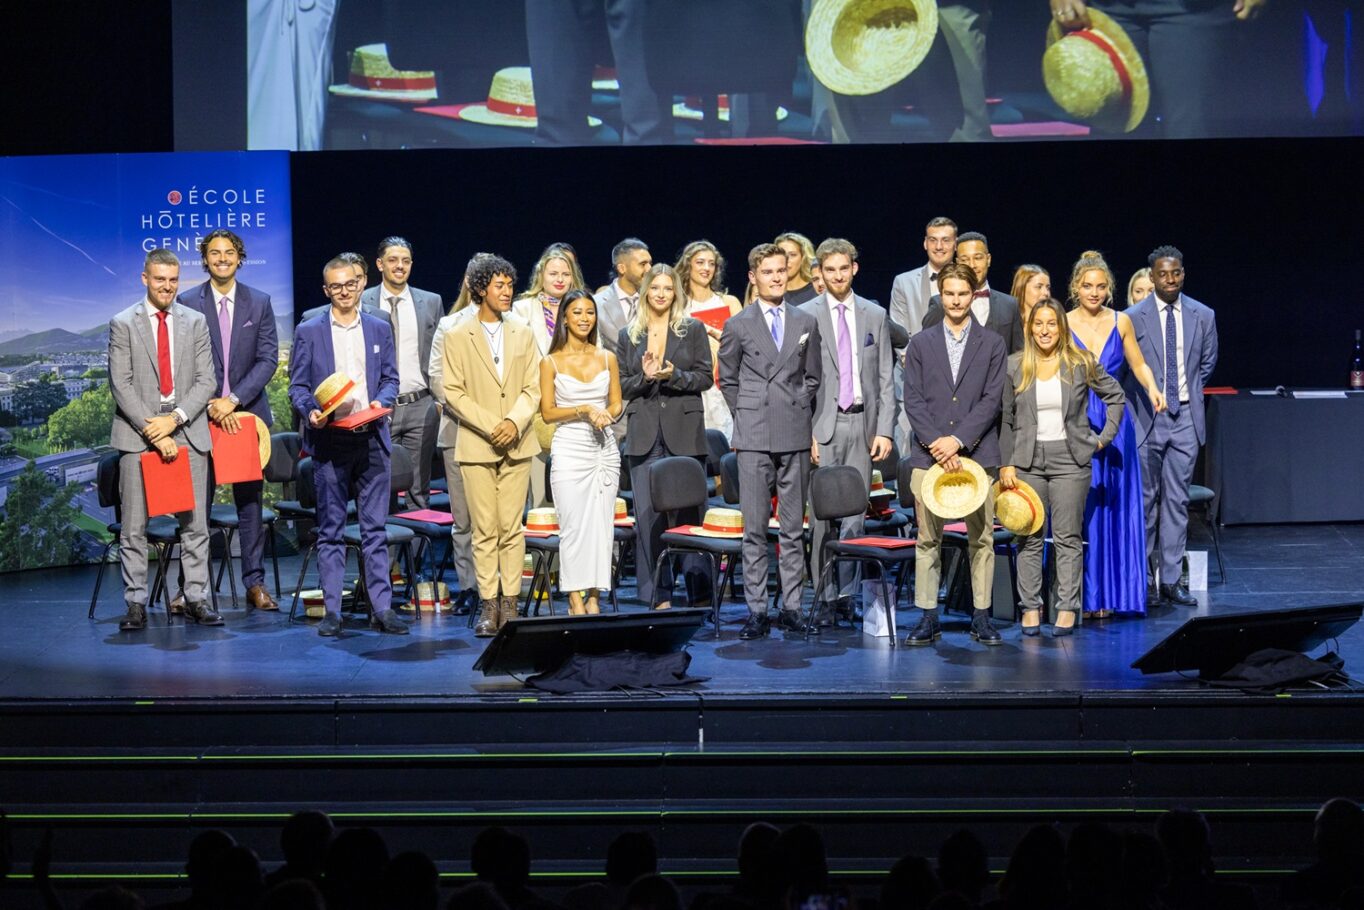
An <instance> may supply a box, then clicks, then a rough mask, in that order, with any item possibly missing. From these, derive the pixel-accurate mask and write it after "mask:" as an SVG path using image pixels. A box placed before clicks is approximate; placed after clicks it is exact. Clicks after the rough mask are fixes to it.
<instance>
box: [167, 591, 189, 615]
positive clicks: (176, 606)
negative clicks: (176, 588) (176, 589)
mask: <svg viewBox="0 0 1364 910" xmlns="http://www.w3.org/2000/svg"><path fill="white" fill-rule="evenodd" d="M167 611H168V612H169V613H170V615H171V616H179V615H180V614H181V613H183V612H185V592H184V591H181V592H180V593H179V594H177V595H175V596H174V597H172V598H171V602H170V607H168V608H167Z"/></svg>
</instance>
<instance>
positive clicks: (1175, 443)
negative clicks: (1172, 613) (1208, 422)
mask: <svg viewBox="0 0 1364 910" xmlns="http://www.w3.org/2000/svg"><path fill="white" fill-rule="evenodd" d="M1197 459H1198V432H1197V431H1196V430H1195V429H1194V425H1193V415H1192V414H1191V413H1189V406H1188V404H1185V405H1184V406H1183V407H1181V408H1180V409H1179V414H1178V416H1176V417H1171V416H1170V412H1169V411H1162V412H1161V413H1159V414H1156V415H1154V417H1153V418H1152V424H1151V434H1150V435H1149V436H1148V437H1147V438H1146V442H1144V443H1142V446H1141V486H1142V493H1143V494H1144V495H1143V496H1142V498H1143V500H1145V501H1144V503H1143V505H1144V506H1145V508H1146V571H1147V579H1146V580H1147V582H1148V583H1149V584H1154V583H1155V581H1156V578H1157V574H1159V578H1160V583H1161V584H1166V585H1172V584H1175V583H1176V582H1178V581H1179V576H1180V574H1181V573H1182V568H1181V564H1182V562H1183V560H1184V548H1185V546H1186V545H1187V544H1188V542H1189V484H1190V483H1192V482H1193V472H1194V462H1195V461H1197Z"/></svg>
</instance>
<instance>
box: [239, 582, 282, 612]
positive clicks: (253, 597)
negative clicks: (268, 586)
mask: <svg viewBox="0 0 1364 910" xmlns="http://www.w3.org/2000/svg"><path fill="white" fill-rule="evenodd" d="M246 602H247V603H248V604H249V605H251V606H252V607H254V608H255V609H257V610H278V609H279V604H277V603H275V599H274V598H273V597H271V596H270V592H269V591H267V590H265V585H252V586H251V587H249V588H247V589H246Z"/></svg>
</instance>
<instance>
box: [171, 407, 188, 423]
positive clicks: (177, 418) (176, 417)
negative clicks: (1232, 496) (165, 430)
mask: <svg viewBox="0 0 1364 910" xmlns="http://www.w3.org/2000/svg"><path fill="white" fill-rule="evenodd" d="M170 415H171V419H172V420H174V421H175V425H176V426H177V427H181V426H184V425H185V418H184V417H181V416H180V411H179V410H178V409H177V410H174V411H171V412H170Z"/></svg>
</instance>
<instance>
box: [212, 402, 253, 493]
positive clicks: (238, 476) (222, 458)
mask: <svg viewBox="0 0 1364 910" xmlns="http://www.w3.org/2000/svg"><path fill="white" fill-rule="evenodd" d="M237 419H238V420H240V421H241V428H240V429H239V430H237V432H236V433H229V432H227V431H226V430H224V429H223V428H222V427H219V426H218V425H217V424H212V423H211V424H209V427H208V432H209V435H210V436H211V437H212V438H213V482H214V483H249V482H251V481H255V480H260V479H261V477H262V474H261V468H260V438H259V437H258V436H257V435H256V418H255V415H253V414H242V415H240V416H239V417H238V418H237Z"/></svg>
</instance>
